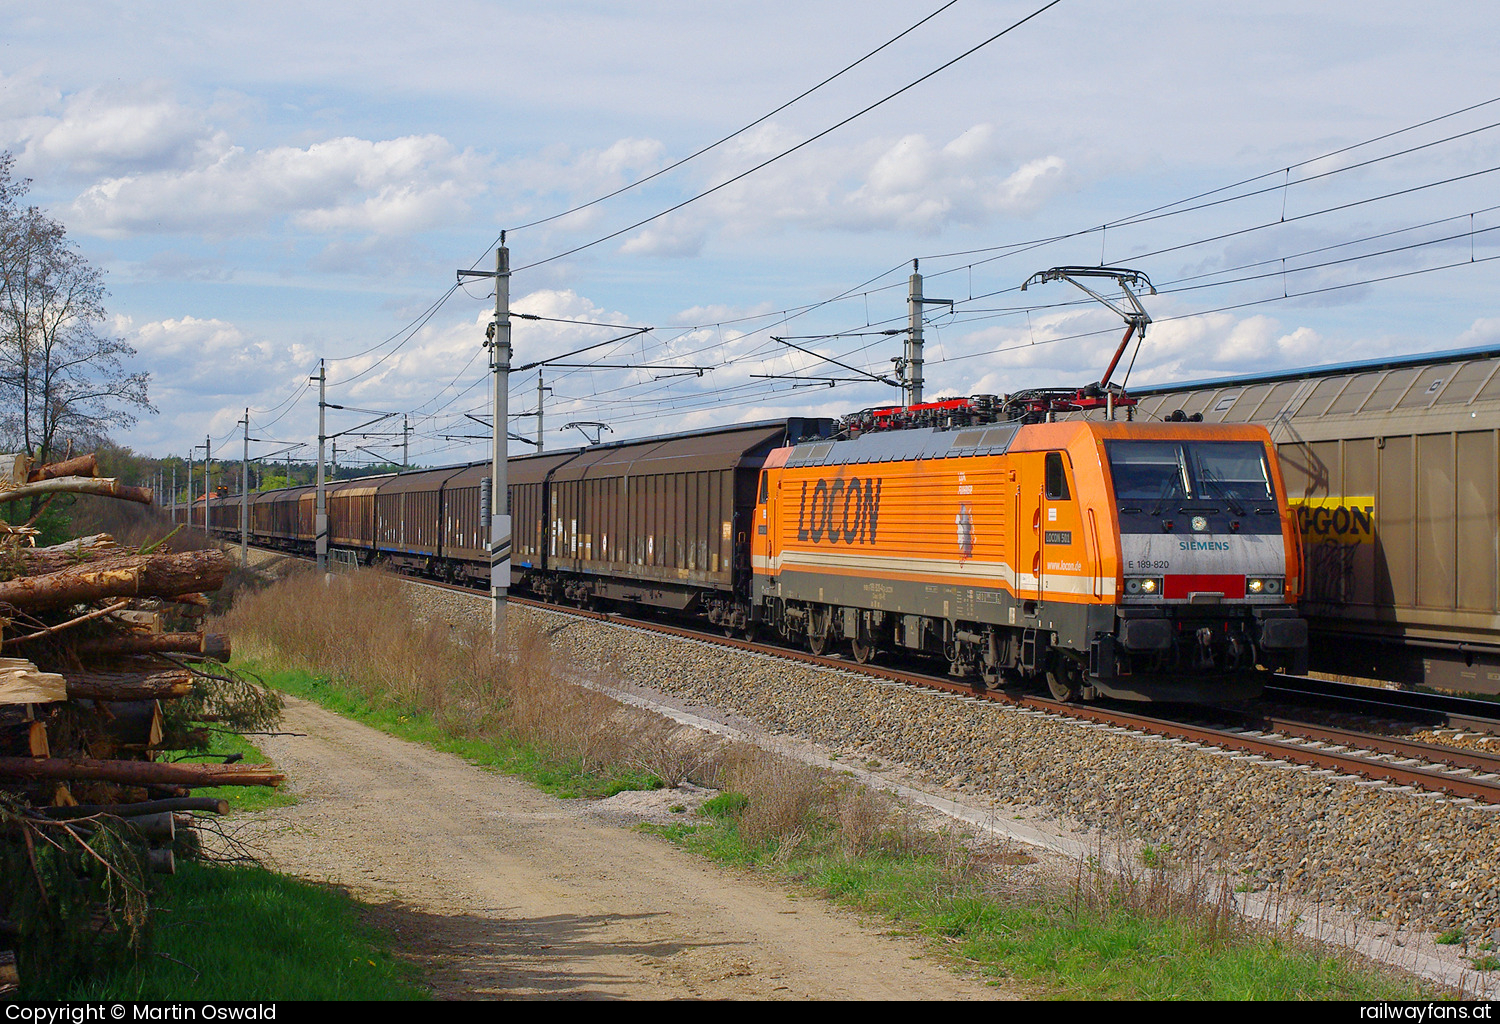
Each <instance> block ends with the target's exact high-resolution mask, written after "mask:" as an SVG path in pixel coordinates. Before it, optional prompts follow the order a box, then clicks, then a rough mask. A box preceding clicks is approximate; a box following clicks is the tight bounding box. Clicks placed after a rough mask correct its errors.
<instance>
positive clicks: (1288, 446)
mask: <svg viewBox="0 0 1500 1024" xmlns="http://www.w3.org/2000/svg"><path fill="white" fill-rule="evenodd" d="M1133 394H1134V395H1135V396H1136V397H1137V398H1139V399H1140V405H1139V406H1138V407H1137V408H1136V409H1135V415H1136V416H1137V417H1138V418H1139V417H1143V416H1144V417H1149V418H1152V419H1163V418H1167V417H1170V416H1172V415H1174V414H1176V413H1177V411H1178V410H1181V412H1182V415H1185V416H1193V415H1201V416H1202V417H1203V419H1204V420H1205V421H1207V422H1211V423H1262V424H1264V425H1265V426H1266V427H1267V428H1268V429H1269V430H1270V432H1271V437H1272V439H1273V440H1274V441H1275V442H1276V443H1277V448H1278V453H1279V455H1280V458H1281V465H1282V471H1283V473H1284V474H1285V478H1286V485H1287V495H1288V498H1289V499H1290V500H1291V502H1292V503H1293V504H1294V505H1297V506H1299V509H1298V515H1299V519H1300V522H1301V528H1302V537H1303V543H1304V549H1305V558H1304V562H1305V565H1306V567H1307V568H1306V580H1305V582H1304V593H1305V594H1306V598H1305V601H1304V604H1303V612H1304V614H1305V615H1306V616H1307V618H1308V624H1309V626H1310V627H1311V629H1312V631H1313V633H1312V643H1313V646H1312V658H1313V667H1314V668H1321V669H1323V670H1325V671H1330V672H1340V673H1347V674H1351V675H1358V676H1368V677H1373V678H1381V679H1392V680H1396V681H1399V682H1405V683H1426V684H1429V685H1433V686H1439V687H1443V688H1446V689H1459V690H1466V691H1473V692H1481V693H1500V349H1495V348H1486V349H1473V350H1463V351H1455V352H1439V353H1432V354H1428V355H1421V356H1413V357H1406V358H1398V359H1386V360H1370V361H1366V362H1361V363H1349V364H1343V365H1339V366H1330V367H1315V368H1312V369H1308V370H1299V371H1291V372H1286V373H1276V374H1263V375H1257V376H1253V377H1240V378H1234V379H1229V380H1222V381H1214V382H1200V383H1194V384H1182V385H1173V386H1170V387H1160V388H1149V389H1139V390H1135V391H1134V392H1133Z"/></svg>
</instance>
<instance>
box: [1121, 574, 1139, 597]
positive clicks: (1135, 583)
mask: <svg viewBox="0 0 1500 1024" xmlns="http://www.w3.org/2000/svg"><path fill="white" fill-rule="evenodd" d="M1140 592H1141V581H1140V580H1138V579H1135V578H1134V577H1132V578H1131V579H1128V580H1126V581H1125V593H1127V594H1139V593H1140Z"/></svg>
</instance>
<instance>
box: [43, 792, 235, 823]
mask: <svg viewBox="0 0 1500 1024" xmlns="http://www.w3.org/2000/svg"><path fill="white" fill-rule="evenodd" d="M41 810H42V813H43V814H45V815H46V816H47V817H49V818H91V817H93V816H94V815H96V814H113V815H114V816H115V817H117V818H134V817H137V816H138V815H142V814H160V813H161V812H162V811H205V812H207V813H209V814H228V813H229V801H228V800H220V799H218V798H216V797H211V796H189V797H178V798H177V799H175V800H142V801H140V802H139V803H133V804H76V805H75V806H73V807H43V808H42V809H41Z"/></svg>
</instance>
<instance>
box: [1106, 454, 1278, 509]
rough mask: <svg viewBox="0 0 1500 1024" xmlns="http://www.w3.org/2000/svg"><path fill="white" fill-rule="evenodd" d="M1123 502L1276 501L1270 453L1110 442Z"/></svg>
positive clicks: (1113, 469) (1111, 465) (1118, 497)
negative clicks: (1272, 483) (1268, 454)
mask: <svg viewBox="0 0 1500 1024" xmlns="http://www.w3.org/2000/svg"><path fill="white" fill-rule="evenodd" d="M1104 446H1105V451H1106V452H1108V454H1109V468H1110V472H1111V474H1112V475H1113V476H1114V481H1115V498H1116V500H1117V501H1120V502H1127V501H1142V502H1146V501H1149V502H1160V501H1171V500H1176V499H1188V500H1198V501H1223V502H1228V503H1230V504H1239V503H1241V502H1243V503H1246V504H1253V503H1264V502H1268V501H1272V500H1274V496H1273V495H1272V492H1271V474H1270V470H1269V467H1268V466H1267V465H1266V450H1265V447H1264V446H1263V445H1260V444H1257V443H1256V442H1254V441H1106V442H1104Z"/></svg>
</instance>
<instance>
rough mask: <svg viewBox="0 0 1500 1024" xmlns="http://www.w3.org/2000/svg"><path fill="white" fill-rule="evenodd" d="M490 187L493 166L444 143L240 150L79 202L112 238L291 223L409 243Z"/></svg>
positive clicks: (346, 142) (109, 187)
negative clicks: (405, 237) (281, 220)
mask: <svg viewBox="0 0 1500 1024" xmlns="http://www.w3.org/2000/svg"><path fill="white" fill-rule="evenodd" d="M200 156H205V157H207V156H209V154H207V153H203V152H200ZM484 178H485V162H484V161H483V160H481V159H480V158H479V157H477V156H475V155H474V154H473V153H472V151H463V152H459V151H457V150H455V149H454V147H453V146H452V145H451V144H450V143H449V142H448V141H447V140H446V139H443V138H441V137H440V136H436V135H410V136H405V137H402V138H397V139H388V140H383V141H379V142H374V141H370V140H367V139H359V138H352V137H344V138H337V139H330V140H328V141H326V142H318V143H314V144H312V145H310V146H307V147H305V148H297V147H291V146H281V147H277V148H275V149H270V150H265V151H261V152H256V153H250V152H246V151H245V150H244V149H241V148H240V147H237V146H235V147H228V148H225V149H223V150H221V151H219V152H217V153H214V154H212V155H211V158H210V159H206V160H201V161H200V162H198V163H197V164H195V165H194V166H193V167H190V168H188V169H186V170H166V171H156V172H149V173H143V174H135V175H125V176H121V177H115V178H107V179H105V180H103V181H100V182H98V183H97V184H95V185H93V186H91V187H90V188H89V189H87V190H86V191H85V192H84V193H83V194H82V195H81V196H79V197H78V199H77V200H76V201H75V202H74V203H73V208H72V218H73V222H74V223H75V224H77V225H78V227H80V228H81V229H83V230H87V231H92V232H94V233H96V234H101V235H105V236H126V235H130V234H132V233H135V232H144V231H198V232H203V233H206V234H216V233H221V232H229V231H238V230H240V229H242V228H245V227H249V226H254V225H256V224H259V223H263V222H265V221H266V220H268V219H272V218H277V217H283V216H287V217H291V218H293V221H294V223H295V224H297V225H298V226H300V227H302V228H305V229H307V230H311V231H319V232H366V233H371V234H377V235H399V234H406V233H410V232H415V231H420V230H425V229H429V228H433V227H437V226H442V225H448V224H452V223H454V222H456V221H458V220H460V219H462V218H463V217H464V216H465V215H466V214H467V212H468V201H469V199H470V198H472V197H473V196H474V195H475V194H477V193H479V192H482V191H483V189H484V188H485V183H484Z"/></svg>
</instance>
